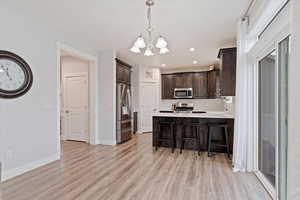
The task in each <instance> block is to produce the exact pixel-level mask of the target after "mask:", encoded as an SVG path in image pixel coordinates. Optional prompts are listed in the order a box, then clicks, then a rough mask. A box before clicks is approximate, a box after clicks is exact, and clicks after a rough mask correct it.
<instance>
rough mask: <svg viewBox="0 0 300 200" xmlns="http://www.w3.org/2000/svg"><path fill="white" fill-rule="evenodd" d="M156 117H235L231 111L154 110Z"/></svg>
mask: <svg viewBox="0 0 300 200" xmlns="http://www.w3.org/2000/svg"><path fill="white" fill-rule="evenodd" d="M153 116H154V117H183V118H219V119H234V114H232V113H229V112H210V111H208V112H207V113H176V112H175V113H160V112H154V113H153Z"/></svg>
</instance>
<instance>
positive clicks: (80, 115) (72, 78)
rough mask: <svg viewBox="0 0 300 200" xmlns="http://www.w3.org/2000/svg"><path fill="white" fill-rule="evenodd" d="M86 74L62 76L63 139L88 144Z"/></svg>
mask: <svg viewBox="0 0 300 200" xmlns="http://www.w3.org/2000/svg"><path fill="white" fill-rule="evenodd" d="M88 88H89V87H88V74H86V73H80V74H69V75H65V76H64V95H63V108H64V117H63V127H64V130H63V138H64V139H65V140H75V141H84V142H88V140H89V134H88V133H89V130H88V129H89V125H88V124H89V122H88V121H89V120H88V95H89V93H88Z"/></svg>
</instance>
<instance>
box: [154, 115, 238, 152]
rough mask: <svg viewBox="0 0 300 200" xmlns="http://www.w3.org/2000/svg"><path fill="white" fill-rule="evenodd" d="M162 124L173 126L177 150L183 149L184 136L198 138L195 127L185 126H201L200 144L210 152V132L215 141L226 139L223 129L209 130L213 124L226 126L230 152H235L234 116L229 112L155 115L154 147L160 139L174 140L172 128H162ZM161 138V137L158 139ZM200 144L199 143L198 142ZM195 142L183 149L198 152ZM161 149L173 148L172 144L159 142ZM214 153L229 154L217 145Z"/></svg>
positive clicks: (213, 149) (202, 148) (185, 145)
mask: <svg viewBox="0 0 300 200" xmlns="http://www.w3.org/2000/svg"><path fill="white" fill-rule="evenodd" d="M161 124H172V129H174V130H172V131H173V133H174V146H175V148H180V147H181V140H182V134H183V133H184V135H185V137H186V138H196V137H197V135H196V134H197V131H195V127H192V126H185V125H186V124H192V125H197V126H198V125H199V126H198V127H199V144H200V150H201V151H207V150H208V136H209V134H208V131H210V133H211V135H212V137H213V140H215V141H224V140H225V138H224V137H223V134H222V132H221V131H223V130H222V128H218V127H216V128H215V127H214V128H209V125H211V124H217V125H218V124H223V125H224V124H225V125H226V126H228V128H227V130H228V145H229V152H230V153H232V150H233V137H234V115H233V114H231V113H227V112H188V113H184V112H173V111H160V112H156V113H154V114H153V146H154V147H156V145H157V144H158V138H159V137H160V138H165V139H166V140H167V139H169V138H172V135H171V133H172V131H171V129H170V126H161ZM158 136H159V137H158ZM197 142H198V141H197ZM197 142H195V141H193V140H187V141H185V142H184V146H183V149H188V150H198V148H199V144H197ZM159 146H160V147H167V148H171V144H170V143H169V142H167V141H159ZM211 151H212V152H220V153H227V150H226V148H224V147H223V146H222V145H219V146H218V145H216V146H213V147H212V148H211Z"/></svg>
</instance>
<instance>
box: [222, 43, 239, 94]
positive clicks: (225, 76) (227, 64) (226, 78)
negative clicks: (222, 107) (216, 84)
mask: <svg viewBox="0 0 300 200" xmlns="http://www.w3.org/2000/svg"><path fill="white" fill-rule="evenodd" d="M236 57H237V48H226V49H220V52H219V55H218V58H219V59H220V95H221V96H235V87H236V85H235V84H236Z"/></svg>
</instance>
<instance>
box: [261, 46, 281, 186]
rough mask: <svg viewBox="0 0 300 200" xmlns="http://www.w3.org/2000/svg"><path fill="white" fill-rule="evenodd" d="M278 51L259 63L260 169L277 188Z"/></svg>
mask: <svg viewBox="0 0 300 200" xmlns="http://www.w3.org/2000/svg"><path fill="white" fill-rule="evenodd" d="M276 57H277V54H276V51H275V50H273V51H272V52H271V53H270V54H269V55H267V56H266V57H264V58H263V59H261V60H260V61H259V131H258V133H259V134H258V152H259V155H258V169H259V171H260V172H261V173H262V175H263V176H264V177H265V178H266V180H267V181H268V183H270V184H271V185H272V187H273V188H275V186H276V101H275V99H276V91H275V89H276V88H275V86H276V80H275V78H276V76H275V72H276Z"/></svg>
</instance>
